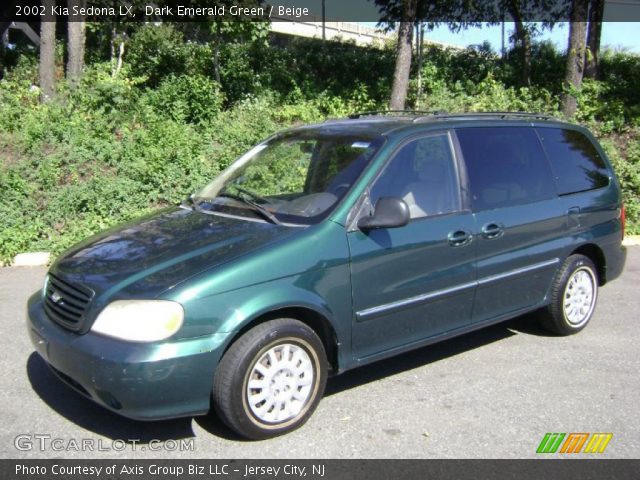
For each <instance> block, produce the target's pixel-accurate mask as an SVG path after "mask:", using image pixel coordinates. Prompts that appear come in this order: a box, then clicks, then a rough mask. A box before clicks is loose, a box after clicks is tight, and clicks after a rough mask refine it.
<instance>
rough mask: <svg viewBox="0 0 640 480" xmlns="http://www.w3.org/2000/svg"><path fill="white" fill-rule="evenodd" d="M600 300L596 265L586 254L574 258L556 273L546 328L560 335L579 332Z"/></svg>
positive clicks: (547, 310)
mask: <svg viewBox="0 0 640 480" xmlns="http://www.w3.org/2000/svg"><path fill="white" fill-rule="evenodd" d="M597 299H598V276H597V273H596V267H595V265H594V264H593V262H592V261H591V260H590V259H589V258H587V257H585V256H584V255H571V256H570V257H569V258H567V260H566V261H565V262H564V264H563V265H562V267H560V270H558V273H557V274H556V278H555V280H554V282H553V285H552V287H551V303H550V304H549V306H548V307H547V308H546V309H545V311H544V312H543V317H542V319H541V320H542V325H543V326H544V327H545V328H547V329H548V330H550V331H552V332H554V333H557V334H558V335H571V334H573V333H577V332H579V331H580V330H582V329H583V328H584V327H586V326H587V324H588V323H589V320H591V317H592V315H593V311H594V309H595V306H596V301H597Z"/></svg>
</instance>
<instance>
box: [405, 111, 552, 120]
mask: <svg viewBox="0 0 640 480" xmlns="http://www.w3.org/2000/svg"><path fill="white" fill-rule="evenodd" d="M435 117H436V118H437V119H450V118H465V117H470V118H478V117H481V118H482V117H487V118H501V119H506V118H530V119H536V120H555V117H554V116H553V115H547V114H546V113H527V112H464V113H443V114H436V115H435ZM432 118H433V117H430V118H428V119H427V118H424V117H422V118H416V119H415V121H416V122H419V121H424V120H430V119H432Z"/></svg>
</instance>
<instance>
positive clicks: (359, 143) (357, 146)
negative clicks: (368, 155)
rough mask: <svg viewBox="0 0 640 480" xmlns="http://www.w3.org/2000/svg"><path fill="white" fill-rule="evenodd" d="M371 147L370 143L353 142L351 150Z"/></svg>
mask: <svg viewBox="0 0 640 480" xmlns="http://www.w3.org/2000/svg"><path fill="white" fill-rule="evenodd" d="M369 145H371V143H369V142H353V143H352V144H351V148H369Z"/></svg>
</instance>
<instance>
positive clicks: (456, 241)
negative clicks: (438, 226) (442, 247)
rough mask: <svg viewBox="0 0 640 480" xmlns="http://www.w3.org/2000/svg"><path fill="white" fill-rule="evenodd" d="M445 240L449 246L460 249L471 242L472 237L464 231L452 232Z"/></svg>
mask: <svg viewBox="0 0 640 480" xmlns="http://www.w3.org/2000/svg"><path fill="white" fill-rule="evenodd" d="M447 238H448V239H449V245H451V246H452V247H462V246H463V245H467V244H468V243H469V242H471V239H472V238H473V235H472V234H471V232H467V231H465V230H454V231H453V232H450V233H449V235H447Z"/></svg>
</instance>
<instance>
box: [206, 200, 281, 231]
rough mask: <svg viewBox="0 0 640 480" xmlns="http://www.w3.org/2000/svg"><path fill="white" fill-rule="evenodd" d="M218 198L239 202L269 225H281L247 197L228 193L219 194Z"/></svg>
mask: <svg viewBox="0 0 640 480" xmlns="http://www.w3.org/2000/svg"><path fill="white" fill-rule="evenodd" d="M218 196H219V197H227V198H232V199H233V200H238V201H239V202H242V203H244V204H246V205H249V206H250V207H251V209H252V210H253V211H254V212H256V213H258V214H259V215H261V216H262V217H263V218H265V219H267V220H269V221H270V222H271V223H273V224H275V225H282V222H281V221H280V220H278V218H277V217H276V216H275V215H274V214H273V213H271V212H270V211H269V210H267V209H266V208H264V207H263V206H262V205H260V204H259V203H257V202H254V201H253V200H251V199H250V198H248V196H244V195H236V194H234V193H229V192H220V193H219V194H218Z"/></svg>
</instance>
